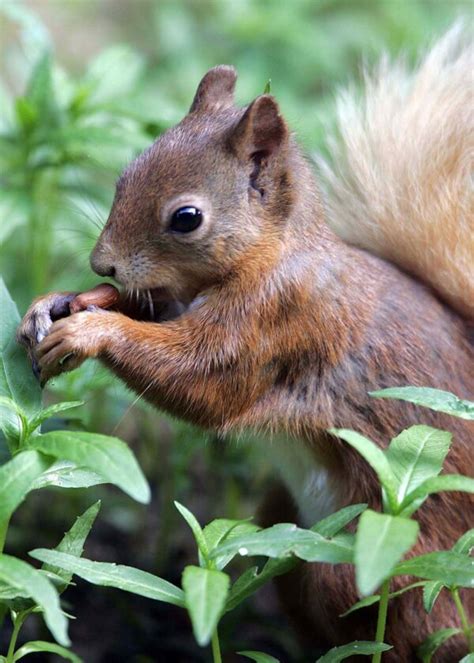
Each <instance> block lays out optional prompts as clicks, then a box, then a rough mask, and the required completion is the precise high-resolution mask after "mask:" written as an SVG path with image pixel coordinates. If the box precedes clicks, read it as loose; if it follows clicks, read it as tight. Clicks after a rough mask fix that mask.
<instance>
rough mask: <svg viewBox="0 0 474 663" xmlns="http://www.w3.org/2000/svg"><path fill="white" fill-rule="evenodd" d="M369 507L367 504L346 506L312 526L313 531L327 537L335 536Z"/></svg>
mask: <svg viewBox="0 0 474 663" xmlns="http://www.w3.org/2000/svg"><path fill="white" fill-rule="evenodd" d="M366 509H367V504H351V505H350V506H346V507H344V508H343V509H340V510H339V511H336V513H333V514H331V515H330V516H327V517H326V518H323V519H322V520H320V521H319V522H317V523H316V525H313V527H311V531H312V532H317V534H321V536H324V537H326V538H330V537H331V536H335V535H336V534H338V533H339V532H340V531H341V530H342V529H344V527H345V526H346V525H348V524H349V523H350V522H351V521H352V520H354V518H357V516H359V515H360V514H361V513H362V512H363V511H365V510H366Z"/></svg>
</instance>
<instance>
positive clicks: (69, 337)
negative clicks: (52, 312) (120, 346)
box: [34, 311, 113, 385]
mask: <svg viewBox="0 0 474 663" xmlns="http://www.w3.org/2000/svg"><path fill="white" fill-rule="evenodd" d="M111 315H113V314H110V313H105V312H100V313H99V312H89V311H83V312H81V313H74V315H71V316H70V317H69V318H64V319H62V320H58V321H57V322H55V323H54V324H53V325H52V327H51V329H50V330H49V332H48V335H47V336H46V337H45V338H44V339H43V340H42V341H41V342H40V343H39V345H37V346H36V348H35V349H34V354H35V358H36V361H37V362H38V367H39V373H40V375H39V377H40V380H41V384H42V385H44V384H45V383H46V382H47V381H48V380H49V379H51V378H52V377H54V376H56V375H59V374H60V373H64V372H66V371H71V370H73V369H74V368H77V367H78V366H80V365H81V364H82V362H83V361H84V360H85V359H87V358H88V357H97V355H98V354H100V352H101V351H102V348H103V346H104V342H105V338H106V335H107V326H108V321H107V322H106V324H105V326H104V324H103V323H104V318H109V317H110V316H111Z"/></svg>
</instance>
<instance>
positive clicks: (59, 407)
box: [29, 401, 84, 432]
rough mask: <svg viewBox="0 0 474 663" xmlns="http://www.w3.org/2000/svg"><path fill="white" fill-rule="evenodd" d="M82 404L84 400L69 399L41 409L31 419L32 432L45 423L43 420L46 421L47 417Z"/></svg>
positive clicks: (30, 427)
mask: <svg viewBox="0 0 474 663" xmlns="http://www.w3.org/2000/svg"><path fill="white" fill-rule="evenodd" d="M81 405H84V401H69V402H62V403H55V404H54V405H50V406H49V407H46V408H44V409H43V410H40V412H38V414H36V415H35V416H34V417H33V418H32V419H30V422H29V429H30V432H31V431H33V430H35V429H36V428H38V426H40V425H41V424H42V423H43V421H46V419H49V418H50V417H54V415H56V414H59V413H60V412H65V411H66V410H71V409H72V408H74V407H80V406H81Z"/></svg>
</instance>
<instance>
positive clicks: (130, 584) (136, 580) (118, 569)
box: [29, 548, 184, 608]
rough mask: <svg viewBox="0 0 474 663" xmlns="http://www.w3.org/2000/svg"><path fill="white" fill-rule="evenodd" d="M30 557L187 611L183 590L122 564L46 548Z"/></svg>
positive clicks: (104, 584) (91, 581) (35, 551)
mask: <svg viewBox="0 0 474 663" xmlns="http://www.w3.org/2000/svg"><path fill="white" fill-rule="evenodd" d="M29 554H30V555H31V557H34V558H35V559H39V560H40V561H41V562H45V563H46V564H48V565H50V566H54V567H57V568H59V569H63V571H67V572H69V573H72V574H73V575H76V576H79V578H83V580H87V582H90V583H91V584H93V585H101V586H103V587H115V588H116V589H121V590H123V591H124V592H131V593H132V594H138V595H139V596H145V597H147V598H149V599H154V600H155V601H162V602H164V603H171V604H172V605H177V606H179V607H181V608H182V607H184V595H183V592H182V591H181V589H179V587H176V586H175V585H172V584H171V583H170V582H168V581H167V580H163V579H162V578H159V577H158V576H155V575H152V574H151V573H147V572H146V571H141V570H140V569H135V568H133V567H131V566H124V565H122V564H111V563H108V562H93V561H91V560H90V559H84V558H83V557H75V556H74V555H68V554H66V553H62V552H57V551H56V550H47V549H45V548H37V549H36V550H32V551H31V552H30V553H29Z"/></svg>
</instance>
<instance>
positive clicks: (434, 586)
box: [423, 580, 444, 612]
mask: <svg viewBox="0 0 474 663" xmlns="http://www.w3.org/2000/svg"><path fill="white" fill-rule="evenodd" d="M443 587H444V585H443V583H442V582H439V581H438V580H433V581H432V582H427V583H426V585H425V587H424V589H423V607H424V609H425V610H426V612H431V611H432V610H433V606H434V604H435V601H436V599H437V598H438V596H439V595H440V592H441V590H442V589H443Z"/></svg>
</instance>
